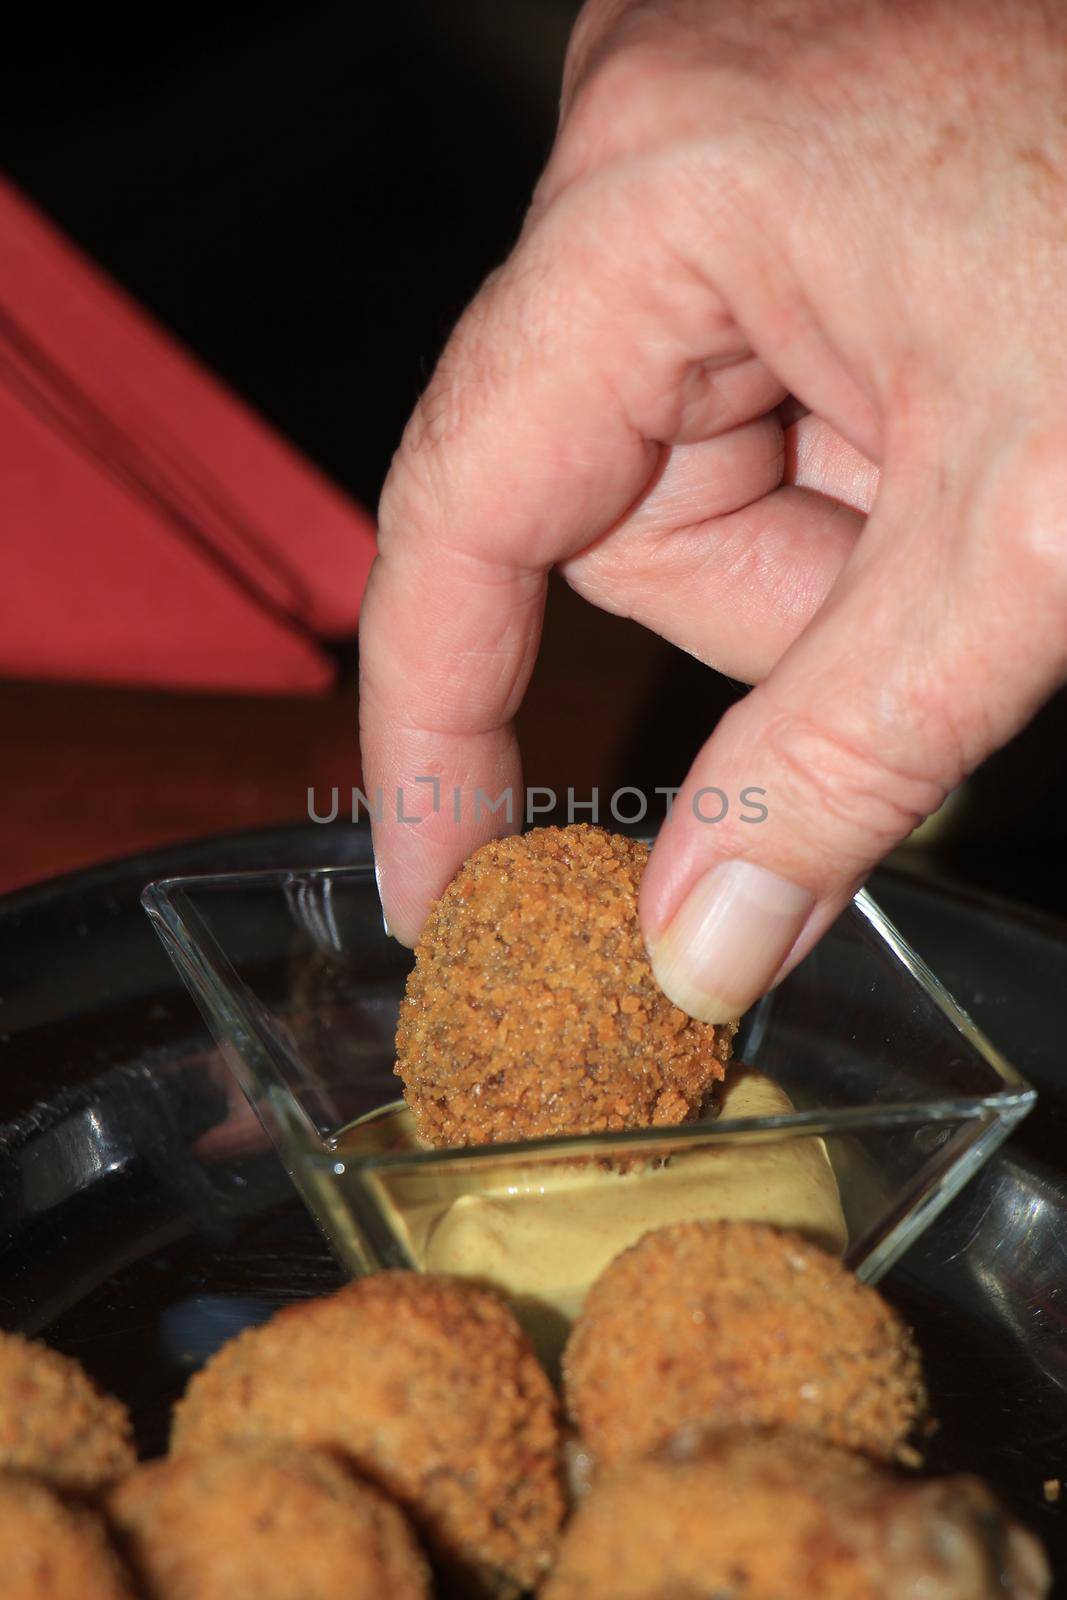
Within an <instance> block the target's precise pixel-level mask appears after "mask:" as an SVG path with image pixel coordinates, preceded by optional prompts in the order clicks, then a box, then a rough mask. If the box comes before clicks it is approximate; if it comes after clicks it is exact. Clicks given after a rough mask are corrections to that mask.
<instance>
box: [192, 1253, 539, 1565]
mask: <svg viewBox="0 0 1067 1600" xmlns="http://www.w3.org/2000/svg"><path fill="white" fill-rule="evenodd" d="M282 1440H285V1441H288V1442H290V1443H292V1444H296V1445H302V1446H305V1447H321V1448H326V1449H332V1450H334V1451H337V1452H338V1453H340V1454H341V1455H342V1456H343V1457H344V1458H345V1459H346V1460H347V1461H348V1462H349V1463H350V1464H351V1465H352V1466H353V1467H355V1468H356V1470H357V1471H358V1472H360V1473H361V1474H362V1475H363V1476H364V1477H366V1478H369V1479H370V1480H371V1481H372V1482H374V1483H376V1484H378V1485H379V1487H381V1488H382V1489H384V1490H385V1491H386V1493H387V1494H389V1495H391V1496H392V1497H393V1498H394V1499H395V1500H397V1501H398V1502H399V1503H400V1504H401V1505H402V1506H403V1507H404V1508H405V1510H406V1511H407V1512H408V1513H409V1515H410V1516H411V1518H412V1520H413V1522H414V1523H415V1525H416V1527H417V1528H418V1530H419V1532H420V1533H421V1534H422V1535H423V1537H424V1538H425V1540H426V1542H427V1545H428V1547H429V1549H430V1551H431V1554H432V1555H433V1557H434V1559H435V1561H436V1562H437V1563H438V1564H439V1565H440V1566H441V1567H442V1568H443V1569H445V1570H450V1571H453V1572H456V1573H458V1574H460V1575H462V1576H463V1577H464V1578H465V1580H466V1581H468V1582H470V1583H471V1584H472V1585H473V1587H474V1588H475V1589H476V1591H477V1592H479V1593H500V1592H509V1590H510V1589H513V1588H514V1587H516V1586H517V1587H520V1588H523V1587H532V1586H533V1585H534V1584H535V1583H536V1582H537V1580H538V1579H539V1578H540V1576H541V1575H542V1574H543V1572H544V1571H545V1569H546V1567H547V1566H548V1564H549V1561H550V1559H551V1555H552V1551H553V1547H554V1544H555V1539H556V1535H557V1532H558V1529H559V1526H560V1523H561V1521H562V1517H563V1506H564V1502H563V1488H562V1474H561V1461H560V1454H561V1450H560V1422H559V1415H558V1406H557V1401H556V1397H555V1394H554V1392H553V1390H552V1386H551V1384H550V1383H549V1381H548V1378H547V1377H546V1376H545V1373H544V1372H543V1370H542V1369H541V1367H540V1366H539V1364H538V1362H537V1359H536V1357H535V1356H534V1353H533V1350H532V1348H531V1346H530V1344H529V1341H528V1340H527V1338H526V1335H525V1334H524V1333H523V1332H522V1330H521V1329H520V1328H519V1325H518V1323H517V1322H516V1321H515V1318H514V1316H513V1315H512V1313H511V1311H510V1310H509V1309H508V1308H507V1306H506V1305H505V1304H504V1303H503V1301H502V1300H501V1299H500V1298H499V1297H498V1296H497V1295H495V1294H493V1293H492V1292H490V1291H489V1290H486V1289H482V1288H478V1287H475V1286H474V1285H472V1284H468V1283H465V1282H462V1281H461V1280H459V1279H454V1278H446V1277H437V1276H433V1275H430V1274H425V1275H423V1274H419V1273H414V1272H380V1273H376V1274H374V1275H372V1276H371V1277H368V1278H362V1279H360V1280H358V1281H357V1282H355V1283H351V1284H348V1285H346V1287H345V1288H343V1289H341V1290H339V1291H338V1292H337V1293H336V1294H334V1295H330V1296H328V1297H326V1298H325V1299H321V1300H311V1301H305V1302H303V1303H302V1304H298V1305H293V1306H288V1307H286V1309H285V1310H283V1311H280V1312H278V1313H277V1315H276V1316H274V1317H273V1318H272V1319H271V1320H270V1321H269V1322H267V1323H265V1324H263V1325H262V1326H260V1327H258V1328H249V1329H246V1330H245V1331H244V1332H243V1333H241V1334H239V1335H238V1336H237V1338H235V1339H232V1340H231V1341H230V1342H229V1344H227V1345H224V1346H223V1348H222V1349H221V1350H220V1351H219V1352H218V1354H217V1355H215V1356H214V1357H213V1359H212V1360H211V1361H210V1362H209V1363H208V1364H207V1366H206V1367H205V1368H204V1369H203V1371H201V1372H199V1373H198V1374H197V1375H196V1376H195V1377H194V1378H193V1379H192V1381H191V1383H190V1384H189V1387H188V1390H187V1391H186V1394H185V1396H184V1398H183V1399H182V1400H181V1401H180V1402H179V1404H178V1407H177V1409H176V1412H175V1420H174V1432H173V1438H172V1449H173V1451H174V1453H175V1454H177V1455H181V1456H184V1455H186V1454H189V1453H191V1452H201V1451H206V1450H215V1449H217V1448H218V1447H219V1446H220V1445H224V1444H239V1443H245V1444H248V1443H265V1442H269V1441H282Z"/></svg>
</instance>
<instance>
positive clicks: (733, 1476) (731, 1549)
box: [541, 1434, 1049, 1600]
mask: <svg viewBox="0 0 1067 1600" xmlns="http://www.w3.org/2000/svg"><path fill="white" fill-rule="evenodd" d="M1048 1585H1049V1572H1048V1566H1047V1563H1046V1561H1045V1558H1044V1554H1043V1552H1042V1550H1041V1547H1040V1545H1039V1544H1038V1542H1037V1540H1036V1539H1034V1538H1033V1537H1032V1535H1030V1534H1029V1533H1026V1532H1024V1531H1023V1530H1022V1529H1021V1528H1019V1527H1018V1526H1016V1525H1015V1524H1013V1523H1012V1522H1011V1521H1010V1519H1008V1518H1007V1517H1006V1516H1005V1515H1004V1513H1003V1512H1002V1511H1001V1509H1000V1507H999V1506H998V1505H997V1503H996V1502H995V1501H994V1499H993V1497H992V1495H990V1493H989V1492H988V1490H987V1489H985V1488H984V1486H983V1485H982V1484H981V1483H979V1482H978V1480H977V1479H975V1478H949V1479H945V1480H943V1481H941V1482H923V1481H922V1480H920V1479H916V1478H911V1479H909V1478H907V1477H903V1476H900V1475H897V1474H895V1473H889V1472H886V1471H884V1470H882V1469H880V1468H877V1467H874V1466H872V1465H871V1464H870V1463H869V1462H867V1461H865V1460H863V1459H862V1458H861V1457H858V1456H850V1455H848V1454H847V1453H846V1452H843V1451H840V1450H837V1449H836V1448H834V1447H832V1446H828V1445H825V1444H822V1443H821V1442H819V1441H817V1440H815V1439H811V1438H805V1437H804V1436H803V1435H799V1434H797V1435H792V1436H790V1435H777V1436H771V1437H765V1436H761V1435H755V1436H745V1435H741V1436H738V1437H729V1436H726V1437H722V1436H720V1437H719V1438H717V1439H715V1440H711V1441H707V1442H706V1443H705V1444H704V1445H703V1446H702V1448H701V1449H700V1451H699V1453H698V1455H697V1456H696V1457H695V1458H694V1459H688V1460H671V1459H667V1458H660V1459H652V1460H649V1459H646V1460H644V1461H639V1462H633V1463H630V1464H628V1465H627V1466H624V1467H619V1468H615V1469H613V1470H611V1471H609V1472H608V1473H606V1474H605V1475H604V1477H603V1478H601V1479H598V1481H597V1482H596V1483H595V1484H594V1486H593V1488H592V1490H591V1492H590V1493H589V1495H588V1497H587V1498H586V1499H585V1500H584V1501H583V1502H582V1504H581V1506H580V1507H579V1509H578V1511H577V1513H576V1515H575V1517H574V1519H573V1520H572V1522H571V1523H570V1526H569V1527H568V1529H567V1531H566V1533H565V1534H564V1537H563V1540H562V1542H561V1545H560V1553H559V1560H558V1563H557V1565H556V1568H555V1570H554V1572H553V1574H552V1576H551V1577H550V1578H549V1580H548V1582H547V1583H546V1584H545V1585H544V1587H543V1589H542V1590H541V1597H542V1600H589V1597H590V1596H594V1595H595V1596H596V1597H597V1600H664V1597H666V1596H668V1595H669V1596H671V1597H678V1600H910V1597H914V1596H918V1595H937V1597H938V1600H1042V1597H1043V1596H1044V1595H1046V1594H1047V1593H1048Z"/></svg>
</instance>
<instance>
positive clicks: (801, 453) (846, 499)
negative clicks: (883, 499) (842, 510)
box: [784, 414, 878, 511]
mask: <svg viewBox="0 0 1067 1600" xmlns="http://www.w3.org/2000/svg"><path fill="white" fill-rule="evenodd" d="M784 471H785V477H786V481H787V482H788V483H795V484H798V485H799V486H800V487H801V488H805V489H815V490H817V491H818V492H819V493H820V494H825V495H830V496H831V497H832V498H833V499H835V500H840V501H842V502H843V503H844V504H845V505H849V506H855V508H856V509H857V510H858V511H869V510H870V509H871V506H872V505H873V504H874V497H875V494H876V493H877V490H878V468H877V467H876V466H875V465H874V464H873V463H872V462H870V461H868V460H867V457H866V456H864V455H861V454H860V452H859V451H858V450H857V449H856V448H855V446H854V445H851V444H849V443H848V441H847V440H846V439H843V438H842V437H841V435H840V434H839V433H837V432H836V431H835V429H833V428H831V426H830V424H829V423H828V422H824V421H823V420H822V419H821V417H814V416H811V415H810V414H809V415H808V416H806V417H802V418H800V420H799V421H798V422H796V423H794V424H793V425H792V426H791V427H789V428H787V429H786V432H785V466H784Z"/></svg>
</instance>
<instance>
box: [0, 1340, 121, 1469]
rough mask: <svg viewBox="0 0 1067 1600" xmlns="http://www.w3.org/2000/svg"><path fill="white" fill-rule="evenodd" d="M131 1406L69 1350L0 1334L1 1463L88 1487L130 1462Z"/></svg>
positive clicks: (6, 1466)
mask: <svg viewBox="0 0 1067 1600" xmlns="http://www.w3.org/2000/svg"><path fill="white" fill-rule="evenodd" d="M131 1432H132V1430H131V1427H130V1417H129V1412H128V1411H127V1410H126V1407H125V1406H124V1405H123V1404H122V1402H121V1401H120V1400H116V1399H114V1398H113V1396H111V1395H107V1394H103V1393H102V1392H101V1391H100V1390H99V1389H98V1388H97V1387H96V1385H95V1384H94V1383H93V1382H92V1380H91V1378H90V1377H89V1375H88V1373H86V1372H85V1370H84V1369H83V1368H82V1367H81V1366H80V1365H79V1363H78V1362H77V1361H74V1360H72V1358H71V1357H70V1356H64V1355H60V1353H59V1351H58V1350H50V1349H49V1348H48V1346H47V1345H43V1344H37V1343H35V1342H34V1341H32V1340H30V1339H24V1338H23V1337H22V1335H21V1334H18V1333H0V1468H9V1469H11V1470H13V1471H16V1472H30V1473H34V1474H36V1476H38V1477H41V1478H44V1479H46V1480H47V1481H48V1482H49V1483H53V1484H55V1485H56V1487H57V1488H59V1489H63V1490H68V1491H71V1492H72V1493H76V1494H92V1493H95V1492H96V1491H97V1490H99V1489H103V1488H106V1487H107V1486H108V1485H109V1484H112V1483H115V1482H116V1481H117V1480H118V1479H119V1478H121V1477H123V1476H124V1475H125V1474H126V1473H127V1472H130V1471H131V1470H132V1469H133V1467H134V1465H135V1464H136V1460H137V1457H136V1454H135V1452H134V1448H133V1444H132V1442H131Z"/></svg>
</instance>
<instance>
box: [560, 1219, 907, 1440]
mask: <svg viewBox="0 0 1067 1600" xmlns="http://www.w3.org/2000/svg"><path fill="white" fill-rule="evenodd" d="M563 1372H564V1384H565V1388H566V1395H567V1403H568V1408H569V1410H570V1413H571V1416H572V1417H573V1418H574V1421H575V1422H576V1423H577V1425H578V1427H579V1429H580V1431H581V1433H582V1435H583V1437H584V1438H585V1441H586V1443H587V1444H588V1446H589V1448H590V1450H591V1451H592V1453H593V1455H594V1457H595V1458H596V1459H597V1461H598V1462H600V1463H601V1464H607V1463H611V1462H616V1461H619V1460H622V1459H624V1458H625V1457H628V1456H640V1455H644V1454H646V1453H648V1452H650V1451H652V1450H655V1449H656V1448H657V1447H658V1446H660V1445H662V1444H663V1443H664V1442H665V1441H666V1440H668V1439H669V1438H671V1436H672V1435H674V1434H675V1433H676V1432H677V1431H678V1430H679V1429H684V1428H685V1427H687V1426H690V1427H696V1428H706V1427H715V1428H735V1427H790V1428H795V1429H799V1430H800V1431H801V1432H804V1433H810V1434H817V1435H818V1436H820V1437H821V1438H823V1439H826V1440H828V1441H829V1442H830V1443H832V1444H840V1445H844V1446H845V1447H847V1448H849V1449H854V1450H861V1451H864V1452H866V1453H868V1454H870V1455H872V1456H875V1457H881V1458H884V1459H889V1458H892V1457H894V1456H897V1455H900V1454H902V1453H903V1451H904V1441H905V1439H906V1437H907V1435H908V1433H909V1432H910V1431H911V1429H912V1427H913V1426H914V1424H915V1423H916V1421H917V1420H918V1419H919V1418H920V1417H921V1416H922V1415H923V1414H924V1411H925V1392H924V1388H923V1382H922V1373H921V1369H920V1364H919V1358H918V1355H917V1353H916V1350H915V1346H914V1343H913V1341H912V1337H911V1334H910V1333H909V1331H908V1330H907V1329H906V1328H905V1327H904V1325H903V1324H902V1323H901V1321H900V1320H899V1318H898V1317H897V1316H896V1314H895V1313H894V1312H893V1311H892V1310H890V1308H889V1306H887V1305H886V1303H885V1302H884V1301H883V1300H882V1299H881V1297H880V1296H879V1295H878V1294H876V1293H875V1291H874V1290H873V1289H870V1288H867V1287H866V1286H865V1285H863V1284H861V1283H859V1282H858V1281H857V1280H856V1279H855V1278H854V1277H853V1276H852V1274H851V1273H850V1272H848V1271H847V1270H846V1269H845V1268H844V1267H843V1266H842V1265H841V1264H840V1262H839V1261H837V1260H835V1259H834V1257H832V1256H829V1255H827V1254H826V1253H825V1252H824V1251H822V1250H820V1249H819V1248H818V1246H817V1245H814V1244H811V1243H810V1242H809V1241H808V1240H806V1239H804V1238H802V1237H801V1235H799V1234H794V1233H789V1232H786V1231H784V1230H781V1229H778V1228H773V1227H770V1226H768V1225H766V1224H764V1223H750V1222H681V1223H676V1224H674V1225H672V1226H671V1227H668V1228H659V1229H657V1230H656V1231H655V1232H653V1233H647V1234H646V1235H645V1236H644V1238H643V1239H640V1240H639V1241H638V1243H637V1244H635V1245H633V1246H632V1247H631V1248H630V1249H629V1250H624V1251H623V1253H622V1254H621V1255H619V1256H617V1257H616V1258H615V1260H614V1261H613V1262H612V1263H611V1265H610V1266H609V1267H608V1268H607V1270H606V1271H605V1272H603V1273H602V1274H601V1276H600V1277H599V1278H598V1279H597V1281H596V1283H595V1284H594V1285H593V1287H592V1289H591V1290H590V1291H589V1294H588V1296H587V1297H586V1301H585V1305H584V1306H583V1308H582V1312H581V1315H580V1316H579V1318H578V1320H577V1322H576V1323H575V1326H574V1330H573V1332H572V1334H571V1337H570V1340H569V1342H568V1345H567V1349H566V1352H565V1354H564V1358H563Z"/></svg>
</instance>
